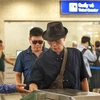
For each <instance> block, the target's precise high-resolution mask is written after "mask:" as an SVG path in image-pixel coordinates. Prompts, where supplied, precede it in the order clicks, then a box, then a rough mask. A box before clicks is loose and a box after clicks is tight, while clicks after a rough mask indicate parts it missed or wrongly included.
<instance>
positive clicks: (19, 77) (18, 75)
mask: <svg viewBox="0 0 100 100" xmlns="http://www.w3.org/2000/svg"><path fill="white" fill-rule="evenodd" d="M15 81H16V84H18V83H22V73H21V72H16V74H15Z"/></svg>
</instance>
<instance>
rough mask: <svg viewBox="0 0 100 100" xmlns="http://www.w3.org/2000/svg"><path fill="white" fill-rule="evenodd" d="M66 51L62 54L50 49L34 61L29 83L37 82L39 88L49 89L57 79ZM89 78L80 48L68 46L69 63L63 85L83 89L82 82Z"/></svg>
mask: <svg viewBox="0 0 100 100" xmlns="http://www.w3.org/2000/svg"><path fill="white" fill-rule="evenodd" d="M63 56H64V51H62V52H61V53H60V55H58V54H56V53H55V52H53V51H52V50H51V49H48V50H47V51H46V52H44V53H43V54H42V55H41V56H40V57H39V58H38V59H37V60H36V62H35V63H34V67H33V68H32V70H31V73H30V80H29V83H30V84H31V83H35V84H37V85H38V88H39V89H47V88H49V87H50V86H51V84H52V83H53V81H54V80H55V79H56V77H57V75H58V74H59V71H60V69H61V65H62V61H63ZM84 78H88V74H87V71H86V68H85V66H84V62H83V57H82V54H81V52H80V51H79V50H77V49H74V48H68V57H67V63H66V66H65V72H64V77H63V80H64V81H63V87H64V88H70V89H79V90H80V89H81V86H80V84H81V83H80V82H81V81H82V80H83V79H84Z"/></svg>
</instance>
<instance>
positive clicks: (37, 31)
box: [29, 27, 43, 37]
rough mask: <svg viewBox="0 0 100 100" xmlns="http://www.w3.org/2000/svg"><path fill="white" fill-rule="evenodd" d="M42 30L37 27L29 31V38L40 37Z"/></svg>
mask: <svg viewBox="0 0 100 100" xmlns="http://www.w3.org/2000/svg"><path fill="white" fill-rule="evenodd" d="M42 33H43V30H42V29H41V28H39V27H34V28H32V29H31V30H30V34H29V35H30V37H32V36H42Z"/></svg>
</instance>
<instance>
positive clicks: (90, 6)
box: [60, 1, 100, 14]
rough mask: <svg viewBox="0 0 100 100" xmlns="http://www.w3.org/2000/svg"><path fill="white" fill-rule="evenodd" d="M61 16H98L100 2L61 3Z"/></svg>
mask: <svg viewBox="0 0 100 100" xmlns="http://www.w3.org/2000/svg"><path fill="white" fill-rule="evenodd" d="M60 7H61V14H100V1H61V2H60Z"/></svg>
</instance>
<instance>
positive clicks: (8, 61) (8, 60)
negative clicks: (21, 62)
mask: <svg viewBox="0 0 100 100" xmlns="http://www.w3.org/2000/svg"><path fill="white" fill-rule="evenodd" d="M4 59H5V61H6V62H7V63H9V64H11V65H13V66H14V63H13V62H12V61H11V60H10V59H8V58H6V57H5V58H4Z"/></svg>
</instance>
